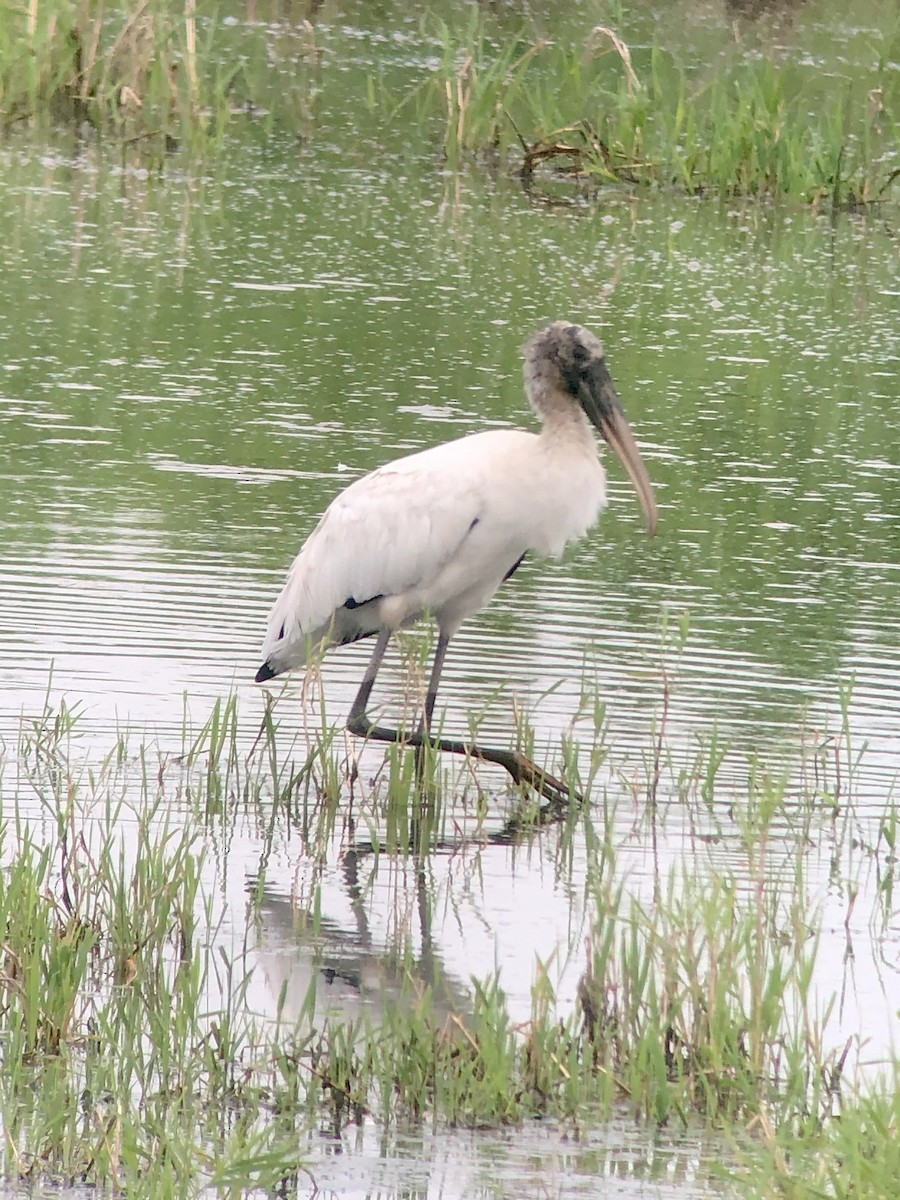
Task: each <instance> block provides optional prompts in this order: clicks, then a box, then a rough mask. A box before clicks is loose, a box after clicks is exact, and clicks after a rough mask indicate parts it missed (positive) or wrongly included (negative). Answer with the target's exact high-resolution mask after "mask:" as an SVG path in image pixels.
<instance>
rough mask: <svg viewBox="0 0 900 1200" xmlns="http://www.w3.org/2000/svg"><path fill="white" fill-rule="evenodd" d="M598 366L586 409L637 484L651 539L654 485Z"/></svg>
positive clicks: (654, 522)
mask: <svg viewBox="0 0 900 1200" xmlns="http://www.w3.org/2000/svg"><path fill="white" fill-rule="evenodd" d="M598 366H599V370H598V371H597V372H596V376H595V378H594V379H592V380H591V387H590V391H591V399H592V400H593V404H591V406H590V408H589V409H587V405H585V408H586V409H587V410H588V413H589V416H590V417H591V420H592V421H593V422H594V424H595V425H596V426H597V428H598V429H599V430H600V432H601V434H602V435H603V437H604V438H605V440H606V441H607V442H608V443H609V445H610V446H611V447H612V449H613V450H615V452H616V454H617V456H618V457H619V459H620V461H621V463H622V466H623V467H624V468H625V470H626V471H627V472H628V477H629V479H630V480H631V482H632V483H633V484H634V490H635V491H636V492H637V495H638V500H639V501H640V505H641V508H642V509H643V511H644V518H645V520H646V522H647V530H648V532H649V533H650V536H651V537H652V536H653V534H654V533H656V526H657V524H658V522H659V513H658V512H657V508H656V497H655V496H654V494H653V484H652V483H651V482H650V476H649V475H648V474H647V468H646V467H645V466H644V460H643V458H642V457H641V452H640V450H639V449H638V444H637V442H636V441H635V440H634V434H633V433H632V432H631V426H630V425H629V424H628V418H627V417H626V416H625V413H624V412H623V411H622V405H621V403H620V402H619V396H618V393H617V392H616V389H615V385H614V384H613V381H612V379H611V378H610V374H609V371H608V370H607V369H606V366H605V364H603V365H602V366H601V365H600V364H598Z"/></svg>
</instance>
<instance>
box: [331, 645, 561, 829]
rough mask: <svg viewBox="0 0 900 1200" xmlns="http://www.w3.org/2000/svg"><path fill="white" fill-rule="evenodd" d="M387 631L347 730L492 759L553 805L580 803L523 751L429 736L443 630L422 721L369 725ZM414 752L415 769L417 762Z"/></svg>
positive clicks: (377, 647)
mask: <svg viewBox="0 0 900 1200" xmlns="http://www.w3.org/2000/svg"><path fill="white" fill-rule="evenodd" d="M390 636H391V635H390V631H389V630H386V629H382V630H381V632H380V633H379V634H378V641H377V642H376V643H375V649H374V650H373V651H372V657H371V659H370V660H369V665H368V666H367V667H366V673H365V675H364V676H363V681H362V683H361V684H360V688H359V691H358V692H357V693H356V699H355V700H354V701H353V707H352V708H351V709H350V715H349V717H348V718H347V729H348V730H349V731H350V733H352V734H355V735H356V736H357V737H364V738H371V740H372V741H373V742H392V743H398V742H399V743H401V744H403V745H406V746H413V747H415V748H416V750H417V751H419V750H420V749H421V748H422V747H423V746H424V745H425V743H426V742H427V743H428V744H429V745H431V746H432V747H433V748H434V749H435V750H440V751H441V752H443V753H445V754H462V755H464V756H465V757H466V758H477V759H480V760H481V761H482V762H489V763H494V764H496V765H497V766H498V767H503V769H504V770H505V771H507V772H508V774H509V775H510V776H511V777H512V779H513V781H514V782H515V783H520V784H521V783H524V784H527V785H528V786H529V787H533V788H534V789H535V791H537V792H540V794H541V795H542V796H544V797H545V798H546V799H547V800H549V801H550V802H551V804H553V805H559V804H561V803H567V802H568V801H569V799H572V800H574V801H575V802H576V803H578V804H580V803H581V802H582V799H583V797H582V796H581V795H579V793H578V792H576V791H574V789H571V790H570V789H569V787H567V785H566V784H564V783H563V782H562V781H561V780H559V779H555V778H554V777H553V776H552V775H549V774H548V773H547V772H546V771H542V770H541V769H540V767H539V766H538V765H537V763H534V762H532V761H531V759H530V758H528V757H527V756H526V755H524V754H522V753H520V752H519V751H518V750H492V749H491V748H490V747H488V746H477V745H475V743H474V742H462V741H457V740H456V739H454V738H432V737H430V736H429V727H430V724H431V718H432V716H433V715H434V705H435V700H436V699H437V688H438V683H439V681H440V677H441V670H442V668H443V665H444V657H445V656H446V653H447V645H448V643H449V641H450V639H449V638H445V637H444V636H443V635H442V634H441V635H439V636H438V644H437V649H436V650H435V654H434V663H433V664H432V667H431V676H430V678H429V680H428V691H427V692H426V694H425V710H424V712H423V714H422V721H421V722H420V724H419V728H418V730H417V731H416V732H415V733H412V734H406V735H404V734H402V733H401V732H400V730H399V729H389V728H388V727H387V726H385V725H371V724H370V723H369V718H368V717H367V716H366V705H367V704H368V702H369V696H370V695H371V693H372V685H373V684H374V683H375V677H376V676H377V674H378V668H379V667H380V666H381V660H382V659H383V658H384V652H385V650H386V649H387V644H388V642H389V640H390ZM418 761H419V760H418V755H417V771H418V770H420V768H419V766H418Z"/></svg>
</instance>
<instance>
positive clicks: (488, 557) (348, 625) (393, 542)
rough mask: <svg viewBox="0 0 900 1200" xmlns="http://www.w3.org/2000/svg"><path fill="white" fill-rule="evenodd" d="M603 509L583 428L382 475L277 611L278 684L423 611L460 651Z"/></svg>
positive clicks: (326, 519)
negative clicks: (526, 574) (477, 627)
mask: <svg viewBox="0 0 900 1200" xmlns="http://www.w3.org/2000/svg"><path fill="white" fill-rule="evenodd" d="M605 501H606V476H605V473H604V470H603V467H602V465H601V463H600V460H599V457H598V453H597V444H596V441H595V439H594V436H593V433H592V431H591V427H590V425H589V424H588V421H587V419H586V418H585V417H584V416H583V414H582V413H581V412H580V411H579V410H576V409H574V408H572V409H571V418H570V419H567V420H557V421H554V422H553V423H552V424H550V423H548V424H547V425H545V427H544V429H543V430H542V431H541V432H540V433H528V432H525V431H523V430H490V431H487V432H485V433H477V434H472V435H470V436H468V437H463V438H459V439H458V440H456V441H452V442H445V443H444V444H442V445H440V446H435V447H434V448H433V449H430V450H424V451H421V452H420V453H418V454H411V455H409V456H408V457H406V458H400V459H397V460H396V461H395V462H392V463H389V464H388V465H386V466H383V467H380V468H379V469H378V470H376V471H373V472H372V473H371V474H369V475H365V476H364V477H363V478H362V479H358V480H357V481H356V482H355V483H352V484H351V485H350V486H349V487H348V488H347V489H346V490H345V491H343V492H341V494H340V495H339V496H337V497H336V498H335V499H334V500H333V501H332V503H331V504H330V505H329V507H328V508H327V510H326V511H325V513H324V515H323V516H322V519H321V520H320V521H319V524H318V525H317V526H316V528H315V529H314V530H313V532H312V533H311V534H310V536H309V538H308V539H307V541H306V543H305V544H304V546H303V548H302V549H301V551H300V553H299V554H298V555H297V557H296V559H295V560H294V563H293V565H292V567H291V569H290V573H289V575H288V579H287V582H286V583H285V586H284V589H283V590H282V592H281V595H280V596H279V597H278V599H277V600H276V601H275V604H274V606H273V608H272V612H271V614H270V617H269V625H268V630H267V633H266V639H265V643H264V647H263V656H264V660H265V661H266V662H267V663H268V665H269V666H270V667H271V669H272V671H273V672H274V673H276V674H280V673H281V672H282V671H287V670H290V669H292V668H294V667H298V666H301V665H302V664H303V663H304V662H305V661H306V658H307V656H308V655H309V653H310V651H311V650H312V649H313V648H315V647H316V646H319V645H321V644H323V643H324V644H326V645H339V644H341V643H344V642H350V641H355V640H356V639H358V638H360V637H366V636H367V635H369V634H372V633H375V632H376V631H377V630H378V629H380V628H382V627H385V626H386V627H388V628H390V629H391V630H395V629H399V628H400V627H401V626H403V625H408V624H410V623H411V622H412V621H415V620H416V619H417V618H418V617H420V616H421V615H422V614H423V613H424V612H426V611H428V612H430V613H431V614H432V616H433V617H434V618H435V619H436V620H437V622H438V625H439V627H440V629H441V630H442V632H443V633H445V634H446V635H447V636H448V637H452V636H453V634H454V633H455V632H456V630H457V629H458V628H459V626H460V624H461V623H462V622H463V621H464V620H465V618H466V617H468V616H470V615H471V614H472V613H474V612H477V611H478V610H479V609H480V608H483V607H484V605H485V604H487V602H488V601H489V600H490V598H491V596H493V594H494V592H495V591H496V590H497V588H498V587H499V586H500V584H501V583H502V582H503V580H504V578H505V577H506V576H507V574H508V573H509V572H510V571H511V570H513V569H514V567H515V566H516V564H517V563H518V562H519V560H520V559H521V558H522V556H523V555H524V554H525V553H527V552H528V551H535V552H536V553H538V554H544V555H559V554H561V553H562V550H563V548H564V546H565V545H566V543H567V542H570V541H572V540H574V539H576V538H579V537H581V536H582V535H583V534H584V533H585V532H586V531H587V529H588V528H590V526H591V525H593V523H594V522H595V520H596V519H597V516H598V514H599V512H600V510H601V508H602V507H603V505H604V503H605Z"/></svg>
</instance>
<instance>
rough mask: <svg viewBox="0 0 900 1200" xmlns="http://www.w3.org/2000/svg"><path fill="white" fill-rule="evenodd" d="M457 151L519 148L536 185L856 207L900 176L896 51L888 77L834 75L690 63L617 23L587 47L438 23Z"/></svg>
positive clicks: (743, 63)
mask: <svg viewBox="0 0 900 1200" xmlns="http://www.w3.org/2000/svg"><path fill="white" fill-rule="evenodd" d="M438 37H439V40H440V43H441V45H442V47H443V50H442V60H441V61H442V65H441V68H440V71H439V72H438V79H437V81H436V83H435V85H434V86H435V96H436V97H439V98H438V103H439V104H440V105H441V106H442V107H443V108H444V112H445V116H446V124H445V132H444V150H445V154H446V156H447V158H448V160H449V161H450V162H451V163H456V162H458V160H459V158H460V155H462V154H463V153H465V152H476V153H478V152H482V153H483V152H486V151H490V153H491V155H492V156H494V157H497V156H500V157H503V156H510V155H513V154H514V153H515V151H516V147H518V155H519V167H520V171H521V174H522V176H523V178H524V180H525V181H526V183H527V184H528V185H529V186H532V187H537V186H539V185H540V184H541V181H542V180H544V179H546V178H548V177H550V178H552V177H564V178H570V179H573V180H578V181H580V182H581V183H582V184H585V183H587V184H593V185H594V186H602V185H604V184H618V185H626V186H628V187H642V186H656V187H677V188H680V189H683V190H684V191H686V192H689V193H691V194H695V195H704V194H708V193H713V194H716V195H722V196H734V197H739V196H754V197H759V198H777V197H787V198H790V199H793V200H797V201H801V202H804V203H808V204H812V205H824V204H828V205H831V206H832V207H854V206H860V205H866V204H870V203H873V202H875V201H877V200H880V199H884V198H886V197H887V196H888V193H889V189H890V188H891V185H892V184H893V183H894V181H895V180H896V179H897V178H898V176H900V150H898V145H897V137H896V121H895V120H894V118H893V116H892V113H893V111H894V109H895V101H896V97H897V85H896V80H895V79H894V78H893V74H894V73H892V72H891V71H890V69H889V61H890V54H889V52H888V50H887V42H886V45H885V52H884V53H883V54H882V56H881V65H880V67H879V70H878V72H877V73H876V75H875V76H873V77H871V78H870V79H869V80H867V81H866V82H865V85H864V84H863V82H862V81H859V82H856V81H850V80H848V81H847V82H846V83H845V84H841V85H840V86H838V87H834V86H824V87H823V81H822V79H820V78H818V77H817V76H816V75H815V74H814V73H813V72H812V71H811V69H810V68H809V67H807V66H804V65H802V64H801V63H799V62H790V61H787V62H775V61H773V60H771V59H769V58H766V57H765V56H761V57H754V56H749V55H746V56H745V55H742V54H740V53H739V52H738V51H737V50H736V51H735V52H734V53H733V54H732V55H731V56H727V57H725V58H723V60H722V61H720V62H717V63H715V64H712V65H710V66H709V67H708V68H707V69H705V70H704V71H698V70H696V69H695V70H693V71H688V70H687V69H686V68H685V67H684V66H682V65H679V64H678V63H677V62H676V60H675V58H674V56H673V55H672V54H671V53H670V52H669V51H668V50H666V49H665V48H664V47H662V46H659V45H655V46H652V47H651V48H649V49H642V51H641V53H640V55H632V52H631V50H630V48H629V47H628V46H627V45H626V43H625V42H624V40H623V39H622V38H621V37H620V36H619V34H618V33H617V32H616V31H615V30H614V29H611V28H608V27H606V26H596V27H595V28H594V29H593V30H590V31H588V32H587V34H586V37H585V40H584V43H583V44H582V45H580V46H566V45H562V44H558V43H554V42H550V41H541V40H538V41H533V42H531V43H528V42H513V43H510V44H508V45H505V46H500V47H492V44H491V43H490V41H489V40H488V39H487V38H486V37H485V34H484V29H483V25H474V26H473V25H471V24H470V25H469V27H468V28H466V29H465V30H463V31H461V32H457V33H454V32H451V31H450V30H449V28H448V26H447V25H446V24H444V25H442V26H441V27H440V28H439V31H438Z"/></svg>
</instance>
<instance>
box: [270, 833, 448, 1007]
mask: <svg viewBox="0 0 900 1200" xmlns="http://www.w3.org/2000/svg"><path fill="white" fill-rule="evenodd" d="M362 857H363V855H361V854H360V853H359V852H358V851H356V850H350V851H347V852H346V853H345V854H344V856H343V859H342V864H341V881H342V886H343V890H344V893H345V896H346V898H347V899H348V900H349V903H350V916H349V918H347V919H341V918H339V917H337V916H334V915H328V914H325V913H323V912H322V911H321V901H322V898H323V889H321V888H320V887H319V886H316V887H315V888H314V889H313V892H312V895H311V896H310V897H309V898H308V899H307V900H304V901H298V900H296V899H295V898H292V897H290V896H288V895H285V894H284V893H283V892H280V891H278V890H276V889H275V888H274V887H272V886H271V885H269V884H264V885H263V887H262V889H261V892H260V901H259V908H258V917H259V926H260V934H259V943H258V946H257V950H256V959H257V961H258V963H259V965H260V967H261V969H262V972H263V974H264V976H265V979H266V982H267V984H268V987H269V990H270V993H271V996H272V1000H273V1003H274V1004H275V1005H277V1008H278V1013H279V1017H280V1019H281V1020H282V1021H284V1022H285V1023H287V1024H295V1023H297V1022H298V1021H300V1020H301V1019H302V1020H304V1021H307V1022H309V1024H310V1025H312V1026H313V1027H315V1028H318V1027H320V1026H321V1024H322V1022H323V1021H324V1020H325V1019H326V1018H329V1017H332V1018H340V1019H341V1020H343V1021H345V1022H350V1021H354V1020H355V1019H356V1018H358V1017H362V1016H365V1017H366V1019H367V1020H368V1021H370V1022H375V1023H378V1022H380V1021H381V1020H382V1018H383V1015H384V1013H385V1012H386V1011H387V1010H388V1009H389V1008H396V1007H398V1006H404V1005H406V1006H409V1005H412V1004H414V1003H415V1002H416V1001H417V999H418V998H419V997H421V996H422V994H423V993H424V992H425V991H426V990H428V991H430V993H431V1010H432V1012H433V1013H434V1016H435V1018H436V1019H437V1020H438V1021H441V1022H442V1021H444V1020H446V1019H447V1018H448V1017H450V1016H451V1015H453V1014H455V1013H459V1014H465V1013H466V1012H467V1011H468V1010H469V1008H470V1003H469V999H468V996H467V992H466V989H465V988H464V987H463V986H462V984H461V983H460V982H458V981H455V980H453V979H452V978H451V977H450V975H449V974H448V972H447V971H446V970H445V969H444V966H443V963H442V962H441V961H440V956H439V955H437V954H436V953H435V950H434V944H433V940H432V929H431V926H432V917H431V899H432V898H431V894H430V891H429V886H428V881H427V878H426V874H425V871H424V869H423V868H422V867H421V866H420V865H419V864H415V867H414V871H415V875H414V886H415V896H414V897H410V899H414V901H415V917H414V919H413V920H408V919H405V920H397V921H395V922H393V923H391V924H390V925H389V926H387V927H386V929H385V927H382V928H381V929H379V932H378V934H375V933H373V930H372V923H371V921H370V916H369V911H368V909H367V906H366V902H365V900H366V897H365V895H364V891H363V888H362V887H361V885H360V881H359V868H360V860H361V858H362ZM410 866H413V863H412V860H410ZM250 886H251V888H252V889H254V890H255V885H254V884H253V883H251V885H250ZM336 907H337V904H336V903H335V908H336Z"/></svg>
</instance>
